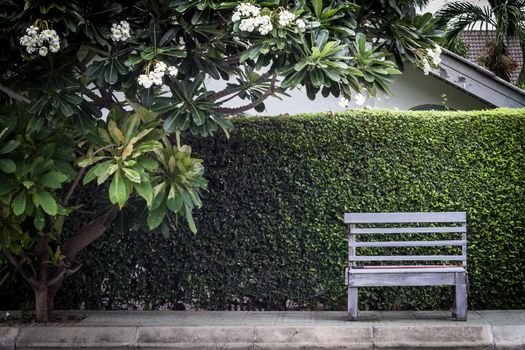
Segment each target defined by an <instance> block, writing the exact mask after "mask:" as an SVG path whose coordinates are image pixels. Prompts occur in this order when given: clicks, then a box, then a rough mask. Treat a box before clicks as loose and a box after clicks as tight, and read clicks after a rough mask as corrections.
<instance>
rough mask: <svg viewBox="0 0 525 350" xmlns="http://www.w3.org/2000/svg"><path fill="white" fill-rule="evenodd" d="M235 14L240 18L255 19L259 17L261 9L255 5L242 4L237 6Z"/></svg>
mask: <svg viewBox="0 0 525 350" xmlns="http://www.w3.org/2000/svg"><path fill="white" fill-rule="evenodd" d="M235 12H236V13H238V14H239V15H240V16H242V17H249V16H254V17H256V16H259V13H261V8H260V7H259V6H257V5H253V4H248V3H242V4H239V5H237V7H236V8H235Z"/></svg>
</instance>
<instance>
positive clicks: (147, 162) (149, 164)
mask: <svg viewBox="0 0 525 350" xmlns="http://www.w3.org/2000/svg"><path fill="white" fill-rule="evenodd" d="M137 163H138V165H140V166H141V167H143V168H144V169H146V170H150V171H151V170H156V169H158V167H159V163H157V161H156V160H154V159H151V158H148V157H142V158H140V159H139V160H138V161H137Z"/></svg>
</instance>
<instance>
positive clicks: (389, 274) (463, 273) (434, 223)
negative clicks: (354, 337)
mask: <svg viewBox="0 0 525 350" xmlns="http://www.w3.org/2000/svg"><path fill="white" fill-rule="evenodd" d="M344 222H345V223H346V224H348V226H349V234H348V268H347V269H346V272H345V283H346V285H347V286H348V319H349V320H356V319H357V315H358V306H357V302H358V298H357V291H358V288H360V287H382V286H387V287H389V286H438V285H451V286H454V287H455V291H454V293H453V311H452V317H454V318H456V320H458V321H465V320H466V319H467V285H468V278H467V216H466V214H465V213H464V212H438V213H430V212H429V213H345V217H344ZM423 226H425V227H423ZM425 233H439V234H441V235H449V236H450V235H453V236H455V237H456V239H451V240H412V241H407V240H406V239H405V240H400V239H397V238H402V236H399V235H402V234H416V236H417V235H419V236H421V235H422V234H425ZM360 234H366V235H375V234H387V235H390V236H389V237H390V238H392V237H393V236H392V235H391V234H398V236H394V237H395V238H396V240H388V241H382V242H372V241H362V240H361V241H358V240H357V239H356V238H357V236H358V235H360ZM412 236H414V235H412ZM453 238H454V237H453ZM438 246H439V247H453V246H456V247H457V248H456V249H458V250H459V249H460V251H461V253H460V255H390V254H386V255H369V256H363V255H358V254H357V249H358V248H364V247H367V248H368V247H376V248H374V249H378V248H377V247H380V248H379V249H382V250H385V251H387V250H389V249H390V250H391V248H392V247H398V248H399V247H438ZM459 247H461V248H459ZM421 249H425V248H421ZM427 249H428V248H427ZM404 261H411V262H414V261H424V262H429V261H432V262H434V261H437V262H441V264H439V265H405V264H399V262H404ZM362 262H379V263H380V265H374V266H367V265H360V264H361V263H362ZM396 262H398V263H397V264H396ZM444 262H449V264H448V265H445V264H444ZM450 262H454V263H453V264H450Z"/></svg>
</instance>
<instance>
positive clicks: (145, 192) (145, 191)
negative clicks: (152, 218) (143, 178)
mask: <svg viewBox="0 0 525 350" xmlns="http://www.w3.org/2000/svg"><path fill="white" fill-rule="evenodd" d="M134 187H135V190H136V191H137V193H138V194H139V196H141V197H142V198H144V200H146V203H147V205H148V207H151V204H152V203H153V187H152V186H151V183H150V182H141V183H138V184H134Z"/></svg>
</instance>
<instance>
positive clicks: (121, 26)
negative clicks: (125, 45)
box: [111, 21, 131, 41]
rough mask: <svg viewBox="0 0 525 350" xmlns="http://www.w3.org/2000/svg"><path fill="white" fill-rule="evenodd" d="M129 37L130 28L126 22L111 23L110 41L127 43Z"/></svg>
mask: <svg viewBox="0 0 525 350" xmlns="http://www.w3.org/2000/svg"><path fill="white" fill-rule="evenodd" d="M130 37H131V34H130V27H129V23H128V22H127V21H120V23H113V25H112V26H111V40H113V41H127V40H128V39H129V38H130Z"/></svg>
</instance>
